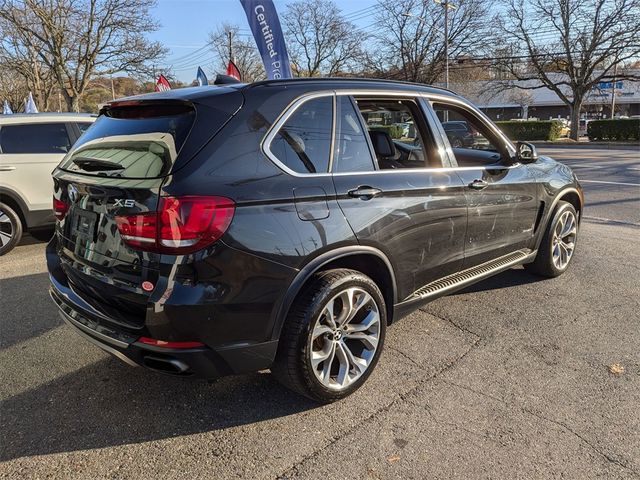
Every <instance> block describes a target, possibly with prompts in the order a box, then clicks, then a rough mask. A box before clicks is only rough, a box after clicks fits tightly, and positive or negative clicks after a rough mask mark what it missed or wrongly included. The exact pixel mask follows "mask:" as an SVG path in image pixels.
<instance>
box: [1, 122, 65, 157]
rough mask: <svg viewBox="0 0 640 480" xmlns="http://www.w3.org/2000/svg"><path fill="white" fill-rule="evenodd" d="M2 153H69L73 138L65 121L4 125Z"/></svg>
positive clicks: (2, 129)
mask: <svg viewBox="0 0 640 480" xmlns="http://www.w3.org/2000/svg"><path fill="white" fill-rule="evenodd" d="M0 148H1V149H2V153H63V154H64V153H67V152H68V151H69V149H70V148H71V140H70V139H69V133H68V132H67V127H66V125H65V124H64V123H32V124H27V125H4V126H3V127H2V128H0Z"/></svg>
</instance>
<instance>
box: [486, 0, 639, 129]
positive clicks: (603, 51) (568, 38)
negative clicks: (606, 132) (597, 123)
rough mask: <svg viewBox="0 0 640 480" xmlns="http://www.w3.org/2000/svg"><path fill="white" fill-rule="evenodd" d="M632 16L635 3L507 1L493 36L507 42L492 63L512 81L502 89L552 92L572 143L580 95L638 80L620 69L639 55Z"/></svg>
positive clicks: (616, 0) (635, 12) (628, 0)
mask: <svg viewBox="0 0 640 480" xmlns="http://www.w3.org/2000/svg"><path fill="white" fill-rule="evenodd" d="M638 18H640V0H508V4H507V9H506V11H505V12H504V14H503V16H502V18H501V19H500V21H499V22H498V25H499V29H498V34H499V38H501V39H503V40H504V41H506V40H507V39H513V40H512V41H511V42H508V44H509V47H510V54H509V55H508V56H504V57H502V58H498V59H497V60H496V63H497V64H498V65H499V66H500V67H502V68H503V69H506V70H508V72H509V73H510V74H511V75H512V77H513V79H515V80H518V81H517V82H513V81H504V82H503V84H502V88H519V89H538V88H548V89H549V90H552V91H553V92H555V94H556V95H557V96H558V97H559V98H560V100H562V102H564V103H565V104H566V105H567V106H568V107H569V111H570V114H571V132H570V134H569V136H570V138H572V139H573V140H577V139H578V128H579V121H580V112H581V110H582V106H583V104H584V100H585V98H586V96H587V95H588V94H589V93H590V92H591V91H592V90H593V89H594V88H595V87H597V85H598V84H599V83H600V82H602V81H607V80H612V79H613V78H616V79H617V80H621V79H638V78H639V77H637V76H636V75H635V74H633V73H632V72H629V71H628V70H625V69H623V68H622V67H623V66H624V65H625V63H626V62H627V61H631V60H633V59H634V58H637V57H638V55H639V54H640V40H639V38H640V22H639V21H638ZM619 67H620V68H619ZM618 68H619V72H618V73H616V70H618Z"/></svg>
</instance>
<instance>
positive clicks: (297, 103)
mask: <svg viewBox="0 0 640 480" xmlns="http://www.w3.org/2000/svg"><path fill="white" fill-rule="evenodd" d="M329 96H331V97H335V92H334V91H333V90H322V91H318V92H313V93H306V94H304V95H301V96H299V97H297V98H296V99H295V100H293V101H292V102H291V103H290V104H289V105H287V107H286V108H285V109H284V110H283V111H282V113H281V114H280V116H279V117H278V119H277V120H276V121H275V122H274V124H273V125H272V126H271V128H270V129H269V131H268V132H267V134H266V135H265V136H264V138H263V139H262V142H261V143H260V148H261V150H262V153H264V154H265V155H266V156H267V158H269V160H271V161H272V162H273V163H274V164H275V165H276V166H277V167H278V168H280V169H281V170H283V171H284V172H286V173H288V174H289V175H293V176H294V177H317V176H324V175H331V173H330V171H331V166H332V165H333V148H330V150H329V167H328V168H329V171H327V172H322V173H302V172H296V171H295V170H292V169H290V168H289V167H287V166H286V165H285V164H284V163H283V162H281V161H280V160H279V159H278V157H276V156H275V154H274V153H273V152H272V151H271V142H272V141H273V139H274V138H275V136H276V135H277V134H278V132H279V131H280V128H282V126H283V125H284V124H285V123H286V122H287V120H289V117H291V115H293V113H294V112H295V111H296V110H297V109H298V108H300V107H301V106H302V105H303V104H304V103H306V102H308V101H309V100H314V99H316V98H322V97H329ZM332 106H333V113H332V118H333V119H332V126H331V132H332V135H331V142H330V145H329V146H330V147H332V146H333V137H335V135H334V133H335V98H334V100H333V103H332Z"/></svg>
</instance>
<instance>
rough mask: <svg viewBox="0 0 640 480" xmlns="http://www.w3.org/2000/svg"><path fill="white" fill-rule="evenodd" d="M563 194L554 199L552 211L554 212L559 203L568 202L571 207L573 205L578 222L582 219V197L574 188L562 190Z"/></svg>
mask: <svg viewBox="0 0 640 480" xmlns="http://www.w3.org/2000/svg"><path fill="white" fill-rule="evenodd" d="M563 192H565V193H562V194H560V195H558V196H557V197H556V201H555V202H554V205H553V209H554V210H555V208H556V205H557V203H558V202H560V201H564V202H569V203H570V204H571V205H573V208H575V209H576V212H578V222H579V221H580V220H581V219H582V208H583V199H582V196H581V195H580V193H579V192H578V190H577V189H575V188H570V189H566V190H563Z"/></svg>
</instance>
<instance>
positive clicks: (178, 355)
mask: <svg viewBox="0 0 640 480" xmlns="http://www.w3.org/2000/svg"><path fill="white" fill-rule="evenodd" d="M50 279H51V287H50V289H49V293H50V295H51V298H52V300H53V301H54V303H55V304H56V305H57V306H58V309H59V312H60V316H61V317H62V319H63V320H64V321H65V322H66V323H67V324H68V325H70V326H71V327H72V328H73V329H74V330H75V331H76V333H78V334H79V335H80V336H82V337H83V338H85V339H86V340H88V341H89V342H91V343H93V344H94V345H96V346H98V347H100V348H101V349H102V350H104V351H106V352H108V353H110V354H111V355H113V356H115V357H117V358H119V359H120V360H122V361H124V362H125V363H127V364H129V365H132V366H143V367H145V368H148V369H150V370H154V371H157V372H160V373H164V374H169V375H177V376H189V377H194V378H205V379H214V378H218V377H221V376H225V375H231V374H235V373H245V372H251V371H257V370H261V369H264V368H268V367H269V366H270V365H271V362H272V360H273V358H274V357H275V352H276V349H277V346H278V342H277V341H271V342H265V343H259V344H245V345H235V346H230V347H225V348H220V349H212V348H209V347H201V348H192V349H172V348H160V347H154V346H151V345H146V344H143V343H140V342H138V338H139V336H138V335H134V334H131V333H129V332H125V331H123V330H120V329H116V328H113V327H111V326H108V325H107V324H106V323H105V322H102V321H100V320H99V319H97V318H95V317H93V316H92V315H90V314H88V313H87V312H85V311H83V310H82V309H81V308H80V307H79V306H78V305H76V304H74V303H73V301H72V300H71V298H73V297H72V292H68V291H67V290H68V288H67V287H65V286H64V285H61V284H60V283H59V282H58V281H57V280H56V279H55V278H54V277H53V276H51V277H50ZM70 293H71V295H70Z"/></svg>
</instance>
